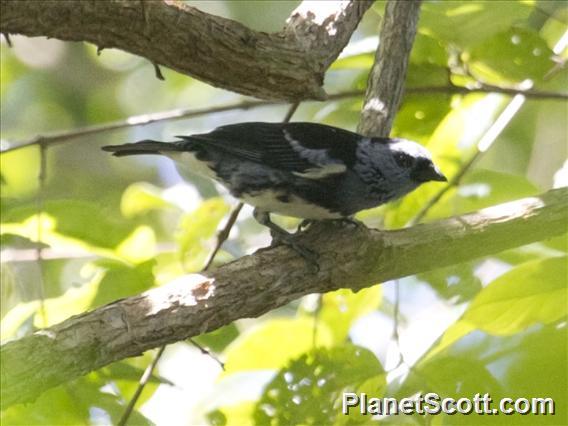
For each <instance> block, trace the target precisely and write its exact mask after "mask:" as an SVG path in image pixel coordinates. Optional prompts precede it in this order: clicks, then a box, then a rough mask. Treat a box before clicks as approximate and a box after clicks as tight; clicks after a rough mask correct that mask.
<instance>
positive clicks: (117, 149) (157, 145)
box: [101, 139, 182, 157]
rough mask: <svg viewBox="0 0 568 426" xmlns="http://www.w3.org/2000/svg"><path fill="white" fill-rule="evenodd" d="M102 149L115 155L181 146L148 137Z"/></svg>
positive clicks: (170, 149) (176, 149)
mask: <svg viewBox="0 0 568 426" xmlns="http://www.w3.org/2000/svg"><path fill="white" fill-rule="evenodd" d="M101 149H102V150H103V151H107V152H112V155H114V156H115V157H124V156H127V155H143V154H161V153H163V152H165V151H181V150H182V148H181V146H180V145H179V144H178V143H175V142H158V141H153V140H150V139H147V140H143V141H140V142H135V143H127V144H124V145H107V146H103V147H102V148H101Z"/></svg>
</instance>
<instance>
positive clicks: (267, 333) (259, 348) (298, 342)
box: [223, 318, 333, 374]
mask: <svg viewBox="0 0 568 426" xmlns="http://www.w3.org/2000/svg"><path fill="white" fill-rule="evenodd" d="M313 338H314V320H313V319H312V318H297V319H272V320H268V321H266V322H264V323H263V324H261V325H259V326H258V327H256V328H255V329H253V330H250V331H247V332H245V333H243V334H241V335H240V336H239V338H238V339H237V340H235V341H234V342H233V343H232V344H231V345H229V347H228V348H227V351H226V352H225V359H226V361H225V372H224V373H223V374H232V373H235V372H239V371H247V370H262V369H278V368H281V367H282V366H283V365H285V364H286V363H287V362H288V361H289V360H291V359H293V358H296V357H298V356H299V355H300V354H303V353H304V352H307V351H309V350H311V349H312V348H313V346H314V342H313ZM317 339H318V340H317V345H318V347H319V346H330V345H331V344H332V342H333V337H332V334H331V331H330V330H329V329H328V328H327V326H326V325H324V324H319V326H318V331H317Z"/></svg>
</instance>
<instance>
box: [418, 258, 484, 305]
mask: <svg viewBox="0 0 568 426" xmlns="http://www.w3.org/2000/svg"><path fill="white" fill-rule="evenodd" d="M474 267H475V263H473V262H467V263H460V264H457V265H452V266H448V267H446V268H438V269H435V270H433V271H429V272H425V273H422V274H419V275H417V278H418V279H419V280H421V281H426V282H427V283H428V284H430V286H431V287H432V288H433V289H434V290H435V291H436V292H437V293H438V295H439V296H440V297H443V298H444V299H447V300H449V299H452V303H454V304H459V303H463V302H466V301H468V300H470V299H471V298H473V297H474V296H475V295H476V294H477V293H478V292H479V291H480V290H481V289H482V286H481V281H480V280H479V278H477V277H476V276H475V274H474Z"/></svg>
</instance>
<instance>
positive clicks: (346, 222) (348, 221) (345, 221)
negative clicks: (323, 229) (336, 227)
mask: <svg viewBox="0 0 568 426" xmlns="http://www.w3.org/2000/svg"><path fill="white" fill-rule="evenodd" d="M337 222H338V223H340V224H341V225H343V226H353V227H355V228H357V229H361V228H365V224H364V223H363V222H361V221H359V220H356V219H354V218H352V217H342V218H341V219H337Z"/></svg>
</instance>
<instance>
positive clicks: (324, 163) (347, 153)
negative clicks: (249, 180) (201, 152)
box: [180, 123, 361, 179]
mask: <svg viewBox="0 0 568 426" xmlns="http://www.w3.org/2000/svg"><path fill="white" fill-rule="evenodd" d="M360 137H361V136H359V135H358V134H356V133H352V132H349V131H347V130H342V129H338V128H335V127H331V126H326V125H322V124H315V123H240V124H232V125H228V126H222V127H219V128H217V129H215V130H214V131H212V132H211V133H206V134H200V135H192V136H180V138H182V139H183V140H186V141H191V142H192V143H198V144H200V145H202V146H203V147H204V148H207V147H211V148H214V149H217V150H219V151H223V152H225V153H227V154H229V155H232V156H234V157H237V158H240V159H242V160H248V161H253V162H256V163H260V164H264V165H267V166H270V167H273V168H275V169H280V170H285V171H288V172H291V173H294V174H296V175H298V176H302V177H306V178H311V179H321V178H323V177H327V176H330V175H335V174H339V173H343V172H345V170H347V168H348V167H350V166H352V165H353V163H354V162H355V155H356V149H357V141H358V140H359V138H360Z"/></svg>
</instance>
